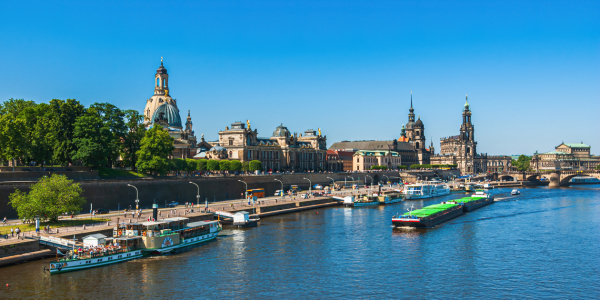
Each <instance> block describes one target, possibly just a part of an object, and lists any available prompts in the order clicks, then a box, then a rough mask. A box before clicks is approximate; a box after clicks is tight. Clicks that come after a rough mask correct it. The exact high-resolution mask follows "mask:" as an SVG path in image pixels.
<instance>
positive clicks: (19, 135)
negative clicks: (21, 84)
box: [0, 98, 36, 163]
mask: <svg viewBox="0 0 600 300" xmlns="http://www.w3.org/2000/svg"><path fill="white" fill-rule="evenodd" d="M35 107H36V104H35V102H33V101H25V100H23V99H12V98H11V99H9V100H8V101H5V102H4V103H2V104H1V105H0V145H2V148H1V149H0V158H1V159H2V160H13V159H14V160H15V161H20V162H23V163H25V162H29V161H31V150H32V145H31V142H30V140H29V136H30V135H31V131H32V130H33V129H32V128H31V126H28V125H30V124H29V123H28V119H27V112H30V111H31V110H34V109H35Z"/></svg>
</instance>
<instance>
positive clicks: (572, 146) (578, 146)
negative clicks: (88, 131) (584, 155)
mask: <svg viewBox="0 0 600 300" xmlns="http://www.w3.org/2000/svg"><path fill="white" fill-rule="evenodd" d="M565 145H567V146H569V147H571V148H591V147H590V146H588V145H586V144H583V143H582V144H565Z"/></svg>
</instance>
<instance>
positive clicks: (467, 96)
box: [465, 95, 469, 109]
mask: <svg viewBox="0 0 600 300" xmlns="http://www.w3.org/2000/svg"><path fill="white" fill-rule="evenodd" d="M465 109H469V95H466V96H465Z"/></svg>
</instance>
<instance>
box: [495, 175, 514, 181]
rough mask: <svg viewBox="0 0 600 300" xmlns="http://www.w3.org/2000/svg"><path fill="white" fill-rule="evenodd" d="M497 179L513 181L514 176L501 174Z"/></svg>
mask: <svg viewBox="0 0 600 300" xmlns="http://www.w3.org/2000/svg"><path fill="white" fill-rule="evenodd" d="M498 180H504V181H515V178H514V177H512V176H510V175H501V176H500V177H499V178H498Z"/></svg>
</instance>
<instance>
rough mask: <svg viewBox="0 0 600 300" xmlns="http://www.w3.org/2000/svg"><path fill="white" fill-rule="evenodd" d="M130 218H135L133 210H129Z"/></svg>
mask: <svg viewBox="0 0 600 300" xmlns="http://www.w3.org/2000/svg"><path fill="white" fill-rule="evenodd" d="M131 218H132V219H133V218H135V212H134V211H132V212H131Z"/></svg>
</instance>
